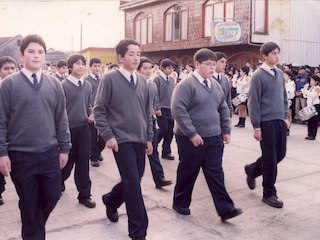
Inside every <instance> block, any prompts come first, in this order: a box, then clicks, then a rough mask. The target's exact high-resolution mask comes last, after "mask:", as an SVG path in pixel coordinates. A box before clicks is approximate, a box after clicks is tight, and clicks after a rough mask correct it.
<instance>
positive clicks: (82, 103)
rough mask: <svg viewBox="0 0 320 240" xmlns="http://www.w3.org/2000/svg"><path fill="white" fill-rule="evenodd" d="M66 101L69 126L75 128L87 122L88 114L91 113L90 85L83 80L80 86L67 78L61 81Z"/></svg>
mask: <svg viewBox="0 0 320 240" xmlns="http://www.w3.org/2000/svg"><path fill="white" fill-rule="evenodd" d="M62 86H63V90H64V93H65V96H66V101H67V104H66V105H67V114H68V120H69V127H70V128H75V127H79V126H84V125H86V124H88V116H89V115H90V114H91V113H92V100H91V96H92V87H91V84H90V83H89V82H88V81H86V80H85V81H84V83H83V84H82V86H81V87H78V86H76V85H74V84H73V83H72V82H70V81H69V80H68V78H67V79H65V80H63V81H62Z"/></svg>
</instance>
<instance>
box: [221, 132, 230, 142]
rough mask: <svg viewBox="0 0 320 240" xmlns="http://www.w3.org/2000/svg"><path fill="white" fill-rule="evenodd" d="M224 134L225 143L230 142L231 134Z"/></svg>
mask: <svg viewBox="0 0 320 240" xmlns="http://www.w3.org/2000/svg"><path fill="white" fill-rule="evenodd" d="M222 136H223V143H224V144H228V143H229V142H230V140H231V137H230V135H229V134H223V135H222Z"/></svg>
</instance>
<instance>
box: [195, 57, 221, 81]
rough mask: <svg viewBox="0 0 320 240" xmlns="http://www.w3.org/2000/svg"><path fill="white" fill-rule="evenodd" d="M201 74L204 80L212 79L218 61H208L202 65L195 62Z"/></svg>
mask: <svg viewBox="0 0 320 240" xmlns="http://www.w3.org/2000/svg"><path fill="white" fill-rule="evenodd" d="M195 65H196V68H197V69H198V72H199V74H200V75H201V76H202V77H203V78H204V79H206V78H211V77H212V76H213V73H214V71H215V68H216V61H213V60H206V61H203V62H202V63H199V62H197V61H195Z"/></svg>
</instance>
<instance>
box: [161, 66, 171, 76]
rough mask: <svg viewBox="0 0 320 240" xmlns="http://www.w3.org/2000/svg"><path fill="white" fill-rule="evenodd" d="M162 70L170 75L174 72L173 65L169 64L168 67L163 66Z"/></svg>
mask: <svg viewBox="0 0 320 240" xmlns="http://www.w3.org/2000/svg"><path fill="white" fill-rule="evenodd" d="M162 72H163V73H164V74H165V75H167V76H170V75H171V73H172V72H173V66H168V67H165V68H162Z"/></svg>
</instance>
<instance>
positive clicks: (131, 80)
mask: <svg viewBox="0 0 320 240" xmlns="http://www.w3.org/2000/svg"><path fill="white" fill-rule="evenodd" d="M130 83H131V84H132V85H134V79H133V75H132V74H131V75H130Z"/></svg>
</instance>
